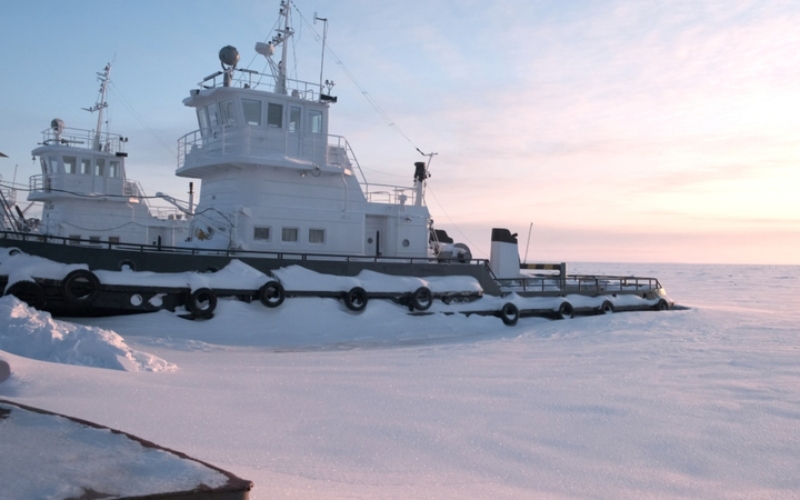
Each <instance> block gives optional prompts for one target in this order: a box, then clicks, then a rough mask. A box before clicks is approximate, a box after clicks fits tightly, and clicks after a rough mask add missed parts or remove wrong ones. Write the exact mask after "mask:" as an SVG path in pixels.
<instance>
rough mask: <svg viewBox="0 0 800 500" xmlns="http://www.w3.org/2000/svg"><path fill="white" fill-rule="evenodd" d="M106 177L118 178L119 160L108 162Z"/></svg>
mask: <svg viewBox="0 0 800 500" xmlns="http://www.w3.org/2000/svg"><path fill="white" fill-rule="evenodd" d="M108 176H109V177H119V160H111V161H110V162H108Z"/></svg>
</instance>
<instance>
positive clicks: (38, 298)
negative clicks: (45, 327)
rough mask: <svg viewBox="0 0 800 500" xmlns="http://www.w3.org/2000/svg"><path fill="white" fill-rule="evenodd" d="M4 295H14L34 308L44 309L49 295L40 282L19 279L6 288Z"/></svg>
mask: <svg viewBox="0 0 800 500" xmlns="http://www.w3.org/2000/svg"><path fill="white" fill-rule="evenodd" d="M4 295H13V296H14V297H16V298H18V299H19V300H21V301H22V302H25V303H26V304H28V305H29V306H31V307H33V308H34V309H39V310H41V309H43V308H44V306H45V305H46V304H47V295H45V292H44V288H42V285H40V284H39V283H36V282H35V281H31V280H23V281H17V282H16V283H14V284H13V285H11V286H10V287H8V290H6V293H5V294H4Z"/></svg>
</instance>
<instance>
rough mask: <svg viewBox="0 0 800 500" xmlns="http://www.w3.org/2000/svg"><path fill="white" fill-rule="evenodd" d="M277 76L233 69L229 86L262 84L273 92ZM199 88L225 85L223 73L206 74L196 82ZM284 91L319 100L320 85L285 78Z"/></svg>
mask: <svg viewBox="0 0 800 500" xmlns="http://www.w3.org/2000/svg"><path fill="white" fill-rule="evenodd" d="M276 81H277V78H276V77H275V75H273V74H268V73H260V72H258V71H253V70H251V69H238V68H237V69H235V70H234V76H233V78H232V79H231V85H230V86H231V87H239V88H243V89H257V88H259V87H262V86H269V87H271V89H270V91H272V92H274V91H275V90H276V89H275V87H276ZM197 85H198V86H199V87H200V88H204V89H213V88H216V87H222V86H224V85H225V73H224V72H222V71H217V72H216V73H214V74H211V75H208V76H207V77H205V78H204V79H203V81H202V82H200V83H198V84H197ZM286 93H287V94H289V95H291V96H292V97H297V98H298V99H304V100H307V101H319V100H320V87H319V82H317V83H313V82H305V81H302V80H293V79H291V78H287V79H286Z"/></svg>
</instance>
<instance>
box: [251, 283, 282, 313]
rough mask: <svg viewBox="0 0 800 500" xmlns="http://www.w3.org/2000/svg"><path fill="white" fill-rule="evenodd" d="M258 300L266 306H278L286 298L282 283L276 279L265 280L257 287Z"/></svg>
mask: <svg viewBox="0 0 800 500" xmlns="http://www.w3.org/2000/svg"><path fill="white" fill-rule="evenodd" d="M257 295H258V300H260V301H261V303H262V304H264V305H265V306H267V307H278V306H279V305H281V304H283V299H285V298H286V291H285V290H284V289H283V285H281V284H280V283H278V282H277V281H274V280H273V281H267V282H266V283H264V284H263V285H262V286H261V288H259V289H258V293H257Z"/></svg>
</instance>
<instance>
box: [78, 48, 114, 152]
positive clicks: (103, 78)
mask: <svg viewBox="0 0 800 500" xmlns="http://www.w3.org/2000/svg"><path fill="white" fill-rule="evenodd" d="M97 76H98V78H99V80H100V83H101V85H100V95H99V96H97V102H96V103H95V105H94V106H92V107H91V108H83V109H85V110H86V111H88V112H90V113H94V112H95V111H97V112H98V113H97V128H96V129H95V133H94V143H93V144H92V147H93V149H95V150H96V151H100V150H101V149H102V148H103V147H102V143H101V138H102V132H101V128H102V127H103V110H104V109H105V108H107V107H108V103H107V102H106V92H107V91H108V82H109V81H111V63H108V64H106V67H105V68H104V69H103V72H102V73H97Z"/></svg>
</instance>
